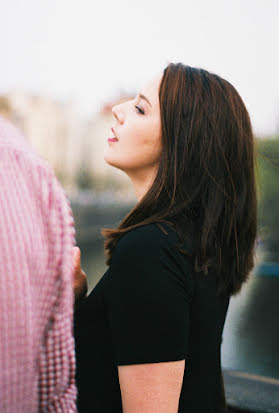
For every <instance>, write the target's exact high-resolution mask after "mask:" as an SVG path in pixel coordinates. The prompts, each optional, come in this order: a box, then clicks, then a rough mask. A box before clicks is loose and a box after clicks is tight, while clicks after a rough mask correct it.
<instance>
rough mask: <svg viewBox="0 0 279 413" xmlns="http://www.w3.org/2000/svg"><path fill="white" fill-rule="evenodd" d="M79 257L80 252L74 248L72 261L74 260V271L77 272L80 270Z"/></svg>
mask: <svg viewBox="0 0 279 413" xmlns="http://www.w3.org/2000/svg"><path fill="white" fill-rule="evenodd" d="M80 256H81V252H80V249H79V247H78V246H74V247H73V259H74V266H75V270H79V269H80V268H81V264H80Z"/></svg>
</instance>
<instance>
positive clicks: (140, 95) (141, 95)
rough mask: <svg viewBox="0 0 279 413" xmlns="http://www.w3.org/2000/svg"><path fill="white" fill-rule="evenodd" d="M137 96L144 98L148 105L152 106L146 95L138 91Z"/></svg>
mask: <svg viewBox="0 0 279 413" xmlns="http://www.w3.org/2000/svg"><path fill="white" fill-rule="evenodd" d="M139 97H140V98H142V99H144V100H146V102H147V103H149V105H150V106H151V107H152V105H151V103H150V102H149V100H148V99H147V97H146V96H144V95H143V94H141V93H140V94H139Z"/></svg>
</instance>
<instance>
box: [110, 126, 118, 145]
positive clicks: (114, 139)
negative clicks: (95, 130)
mask: <svg viewBox="0 0 279 413" xmlns="http://www.w3.org/2000/svg"><path fill="white" fill-rule="evenodd" d="M111 131H112V133H113V135H114V136H111V137H110V138H109V139H108V141H110V142H117V141H118V139H117V137H116V135H115V132H114V129H113V128H111Z"/></svg>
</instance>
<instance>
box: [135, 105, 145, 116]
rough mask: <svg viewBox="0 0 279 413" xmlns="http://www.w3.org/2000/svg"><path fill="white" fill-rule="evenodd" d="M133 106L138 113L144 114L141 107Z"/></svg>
mask: <svg viewBox="0 0 279 413" xmlns="http://www.w3.org/2000/svg"><path fill="white" fill-rule="evenodd" d="M135 108H136V109H137V110H138V113H139V114H140V115H144V110H143V109H141V108H140V107H139V106H135Z"/></svg>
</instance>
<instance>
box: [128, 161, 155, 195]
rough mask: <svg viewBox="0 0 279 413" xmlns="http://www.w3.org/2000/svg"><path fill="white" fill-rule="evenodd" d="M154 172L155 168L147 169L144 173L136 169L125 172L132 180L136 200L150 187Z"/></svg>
mask: <svg viewBox="0 0 279 413" xmlns="http://www.w3.org/2000/svg"><path fill="white" fill-rule="evenodd" d="M156 172H157V170H155V168H152V170H149V171H147V172H146V171H145V172H144V173H142V172H141V173H140V172H138V171H136V172H129V173H128V172H126V173H127V175H128V176H129V178H130V179H131V181H132V184H133V186H134V190H135V194H136V198H137V200H138V202H140V201H141V200H142V198H143V197H144V196H145V194H146V193H147V192H148V190H149V189H150V187H151V185H152V183H153V181H154V179H155V176H156Z"/></svg>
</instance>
